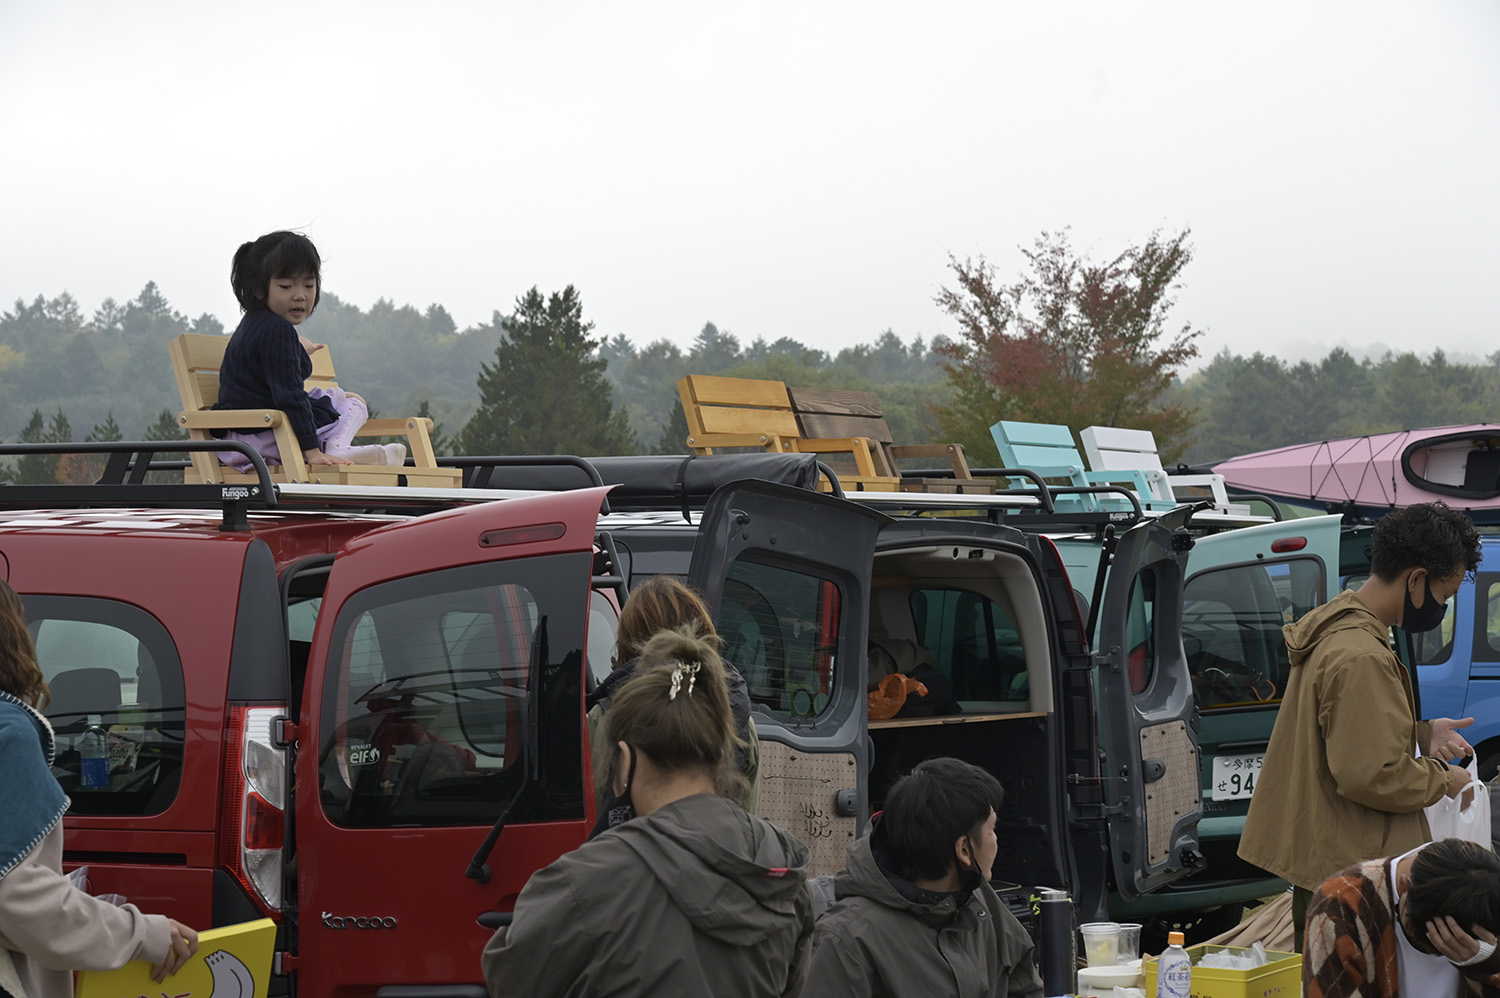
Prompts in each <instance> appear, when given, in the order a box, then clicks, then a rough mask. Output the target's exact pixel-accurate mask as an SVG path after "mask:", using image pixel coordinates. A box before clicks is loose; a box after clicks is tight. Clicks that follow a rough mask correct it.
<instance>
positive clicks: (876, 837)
mask: <svg viewBox="0 0 1500 998" xmlns="http://www.w3.org/2000/svg"><path fill="white" fill-rule="evenodd" d="M1002 801H1003V791H1002V789H1001V787H1000V784H999V782H998V781H997V780H996V779H995V778H994V777H993V776H991V775H990V774H989V773H987V772H986V771H984V770H983V769H980V768H979V767H978V766H974V765H971V764H969V763H967V762H963V761H961V760H958V759H946V758H943V759H929V760H927V761H926V762H924V763H921V764H920V765H918V766H917V767H916V768H915V769H913V770H912V771H911V772H910V773H909V774H907V775H906V776H904V777H902V778H901V779H900V780H897V781H896V783H895V785H894V786H892V787H891V790H890V793H889V794H888V795H887V796H886V805H885V810H884V811H883V812H881V813H880V814H878V815H876V817H875V819H874V820H873V821H871V823H870V831H869V833H868V834H866V835H865V836H864V837H862V838H861V839H860V840H859V841H858V842H856V843H854V845H852V846H850V847H849V859H848V866H847V867H846V868H845V869H844V870H843V871H841V872H840V873H839V874H838V875H837V876H836V877H835V878H834V897H835V898H836V899H837V902H836V903H835V904H834V905H833V907H831V908H829V909H828V911H826V912H825V913H824V914H823V916H822V917H821V918H819V919H818V927H817V930H816V931H815V932H814V933H813V950H812V958H811V960H810V962H809V964H808V974H807V984H806V987H805V989H804V993H805V994H808V995H815V996H817V998H843V996H846V995H847V996H850V998H853V996H856V995H859V996H893V998H894V996H897V995H930V996H944V995H954V996H963V998H985V996H1000V995H1017V996H1025V998H1040V995H1041V994H1042V978H1041V974H1040V973H1039V972H1038V970H1037V966H1036V960H1035V957H1034V949H1035V947H1034V945H1033V943H1032V941H1031V937H1030V936H1029V935H1028V934H1027V932H1026V930H1025V928H1023V927H1022V925H1021V923H1020V922H1018V921H1017V920H1016V918H1015V916H1014V915H1012V914H1011V913H1010V912H1009V911H1008V910H1006V908H1005V904H1004V902H1002V901H1001V900H1000V896H999V895H998V894H996V893H995V889H994V888H993V887H991V886H990V883H989V880H990V869H991V867H992V866H993V865H994V862H995V853H996V851H997V845H996V841H995V809H996V808H997V807H999V806H1000V804H1001V803H1002Z"/></svg>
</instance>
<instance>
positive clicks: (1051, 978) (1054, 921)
mask: <svg viewBox="0 0 1500 998" xmlns="http://www.w3.org/2000/svg"><path fill="white" fill-rule="evenodd" d="M1036 913H1037V938H1038V939H1039V941H1040V945H1039V946H1038V949H1040V951H1041V954H1040V956H1041V959H1040V960H1039V961H1038V962H1039V963H1040V964H1041V968H1040V969H1041V972H1042V993H1043V994H1045V995H1070V994H1072V993H1073V984H1074V968H1076V967H1077V966H1078V947H1077V944H1076V943H1075V942H1074V937H1075V936H1076V934H1077V933H1076V930H1075V929H1074V928H1073V900H1072V898H1070V897H1068V892H1067V891H1059V890H1051V889H1048V888H1042V890H1041V891H1040V892H1039V896H1038V898H1037V901H1036Z"/></svg>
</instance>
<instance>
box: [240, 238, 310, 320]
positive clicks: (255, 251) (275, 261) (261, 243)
mask: <svg viewBox="0 0 1500 998" xmlns="http://www.w3.org/2000/svg"><path fill="white" fill-rule="evenodd" d="M304 275H306V276H310V277H312V279H313V280H315V281H317V282H318V286H317V288H316V290H314V291H313V303H312V308H309V309H308V310H307V314H308V315H311V314H312V313H313V311H314V310H315V309H316V308H317V307H318V298H319V297H320V296H321V295H322V293H323V258H322V257H320V256H318V248H317V247H316V246H314V245H313V244H312V240H311V239H309V238H307V237H306V236H304V235H303V234H302V233H300V232H286V231H280V232H270V233H267V234H266V235H264V236H261V237H260V238H259V239H257V240H255V241H254V242H249V243H243V244H241V246H240V248H239V249H237V250H235V251H234V262H233V263H232V264H230V267H229V286H230V287H232V288H234V297H235V299H236V300H237V301H239V303H240V311H241V312H259V311H261V310H262V309H264V308H265V307H266V294H267V292H268V291H270V289H271V282H272V281H273V280H275V279H276V278H278V277H302V276H304Z"/></svg>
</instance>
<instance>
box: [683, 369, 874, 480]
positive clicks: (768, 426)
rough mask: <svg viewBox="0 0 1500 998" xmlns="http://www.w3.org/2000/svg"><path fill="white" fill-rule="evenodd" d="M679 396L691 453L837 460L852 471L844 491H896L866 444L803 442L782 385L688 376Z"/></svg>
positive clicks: (853, 439) (845, 477)
mask: <svg viewBox="0 0 1500 998" xmlns="http://www.w3.org/2000/svg"><path fill="white" fill-rule="evenodd" d="M677 394H678V396H679V397H680V398H681V399H682V412H683V415H684V416H686V417H687V425H688V436H687V445H688V446H689V447H691V448H692V449H693V453H695V454H712V453H713V452H714V451H715V449H719V448H725V447H757V448H760V449H762V450H766V451H770V452H771V453H773V454H791V453H803V454H820V455H841V456H842V457H843V459H844V461H845V462H846V463H847V466H848V467H849V468H851V469H852V473H850V474H847V475H846V474H844V473H843V472H839V482H840V484H842V485H843V486H844V487H845V488H848V489H854V490H863V491H880V492H894V491H896V490H897V489H898V488H899V487H900V481H899V479H898V478H897V477H896V476H895V475H890V474H885V473H883V472H882V471H881V470H879V469H880V468H881V467H882V465H878V464H877V463H876V458H875V456H874V454H873V453H872V451H873V447H872V444H871V442H870V440H869V439H867V438H865V437H841V438H835V439H824V438H817V439H809V438H806V437H804V436H803V435H802V431H801V428H800V427H799V426H798V424H797V414H796V413H795V412H793V411H792V401H791V398H790V397H789V396H788V394H787V389H786V385H785V384H784V383H783V382H780V381H761V380H757V379H754V378H725V377H719V376H717V375H706V374H689V375H686V376H684V377H682V378H679V379H678V381H677ZM834 460H835V461H838V458H835V459H834ZM832 466H833V465H832V464H830V467H832Z"/></svg>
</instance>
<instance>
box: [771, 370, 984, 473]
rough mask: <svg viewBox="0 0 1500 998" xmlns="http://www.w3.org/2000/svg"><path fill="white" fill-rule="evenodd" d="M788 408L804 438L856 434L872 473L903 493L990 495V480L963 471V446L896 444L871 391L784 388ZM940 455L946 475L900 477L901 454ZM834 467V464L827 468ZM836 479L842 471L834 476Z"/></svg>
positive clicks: (878, 400) (850, 435) (966, 467)
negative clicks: (864, 444)
mask: <svg viewBox="0 0 1500 998" xmlns="http://www.w3.org/2000/svg"><path fill="white" fill-rule="evenodd" d="M787 392H788V395H789V396H790V398H791V401H792V411H793V412H794V413H795V414H796V417H797V424H798V426H799V428H800V429H801V431H802V434H803V436H804V437H858V438H861V439H864V440H868V441H869V442H870V454H871V457H872V461H873V467H874V471H875V473H876V474H879V475H886V476H893V477H895V478H897V479H899V481H900V487H901V490H902V491H905V492H964V493H984V494H988V493H992V492H994V491H995V483H994V481H993V480H991V479H988V478H975V477H974V476H973V475H971V474H970V473H969V463H968V461H967V459H966V458H965V457H964V447H963V444H896V443H894V442H893V441H892V439H891V428H890V427H889V426H888V425H887V424H886V421H885V411H884V409H882V408H881V405H880V399H879V398H878V397H877V396H876V395H875V393H874V392H852V391H840V390H837V389H829V388H790V389H788V390H787ZM921 457H926V458H941V459H942V460H944V461H946V462H948V466H949V467H950V468H952V469H953V477H952V478H902V477H901V468H900V466H899V464H898V463H897V462H898V461H899V460H900V459H901V458H921ZM833 468H834V471H835V472H837V471H838V467H837V465H834V466H833ZM840 477H842V475H840Z"/></svg>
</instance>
